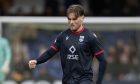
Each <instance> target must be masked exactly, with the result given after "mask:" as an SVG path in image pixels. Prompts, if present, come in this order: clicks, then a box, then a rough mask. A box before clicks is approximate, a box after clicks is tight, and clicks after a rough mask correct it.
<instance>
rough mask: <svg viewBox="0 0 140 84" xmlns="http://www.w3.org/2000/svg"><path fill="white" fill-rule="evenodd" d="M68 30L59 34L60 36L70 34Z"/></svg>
mask: <svg viewBox="0 0 140 84" xmlns="http://www.w3.org/2000/svg"><path fill="white" fill-rule="evenodd" d="M68 31H69V30H68V29H67V30H64V31H62V32H60V33H59V36H65V35H66V34H67V33H68Z"/></svg>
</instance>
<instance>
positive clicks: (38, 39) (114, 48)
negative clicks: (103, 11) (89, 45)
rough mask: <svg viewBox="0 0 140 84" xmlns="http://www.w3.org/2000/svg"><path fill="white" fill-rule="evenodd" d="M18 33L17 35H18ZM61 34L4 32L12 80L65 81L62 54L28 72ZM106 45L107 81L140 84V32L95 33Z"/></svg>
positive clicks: (24, 30) (28, 30)
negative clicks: (10, 59) (29, 64)
mask: <svg viewBox="0 0 140 84" xmlns="http://www.w3.org/2000/svg"><path fill="white" fill-rule="evenodd" d="M15 32H16V33H15ZM60 32H61V31H56V30H53V31H50V30H44V29H36V28H34V27H32V26H26V27H25V28H15V29H13V28H12V31H11V28H4V33H3V35H4V36H5V37H7V38H8V39H9V41H10V45H11V48H12V61H11V65H10V67H11V68H10V73H9V75H8V76H7V80H8V79H12V80H15V81H17V82H19V83H20V82H22V81H24V80H36V81H37V80H47V81H50V82H53V81H55V80H61V78H62V69H61V63H60V59H59V54H57V55H55V56H54V57H53V58H52V59H51V60H49V61H48V62H46V63H44V64H41V65H39V66H37V68H36V69H33V70H30V69H29V68H28V60H29V59H34V58H37V57H38V56H39V55H40V54H41V53H43V52H44V51H46V50H47V48H48V47H49V46H50V45H51V43H52V42H53V41H54V39H55V37H56V36H57V35H58V34H59V33H60ZM94 32H95V33H96V34H97V36H98V38H99V39H100V40H101V41H102V43H103V46H104V48H105V50H106V52H107V53H106V57H107V60H108V68H107V71H106V74H105V81H111V80H119V81H121V80H125V81H131V80H132V81H136V80H140V67H139V64H140V61H139V60H140V57H139V54H140V53H139V51H140V44H139V43H140V39H139V34H140V31H136V30H133V31H132V30H125V31H94ZM93 67H94V71H95V75H97V71H98V70H97V69H98V61H97V60H94V66H93Z"/></svg>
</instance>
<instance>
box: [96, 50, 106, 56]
mask: <svg viewBox="0 0 140 84" xmlns="http://www.w3.org/2000/svg"><path fill="white" fill-rule="evenodd" d="M102 53H104V50H101V51H99V52H97V53H95V56H98V55H100V54H102Z"/></svg>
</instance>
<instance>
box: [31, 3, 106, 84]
mask: <svg viewBox="0 0 140 84" xmlns="http://www.w3.org/2000/svg"><path fill="white" fill-rule="evenodd" d="M67 18H68V23H69V26H70V28H69V29H67V30H65V31H64V32H62V33H61V34H59V36H58V37H57V38H56V40H55V42H54V43H53V44H52V45H51V46H50V48H49V49H48V50H47V51H46V52H45V53H44V54H42V55H41V56H40V57H39V58H37V59H36V60H30V61H29V67H30V68H35V67H36V65H37V64H41V63H44V62H46V61H47V60H48V59H50V58H51V57H52V56H53V55H55V54H56V53H57V52H58V51H60V58H61V65H62V69H63V80H62V83H63V84H93V80H92V78H93V71H92V61H93V57H94V56H96V58H97V59H98V60H99V62H100V64H99V76H98V80H97V82H96V84H101V82H102V79H103V75H104V73H105V68H106V64H107V62H106V60H105V57H104V50H103V49H102V46H101V44H100V43H99V41H98V39H97V38H96V35H95V34H94V33H93V32H92V31H90V30H88V29H87V28H85V27H84V26H83V25H82V22H83V20H84V10H83V8H82V7H81V6H80V5H71V6H70V7H69V8H68V10H67Z"/></svg>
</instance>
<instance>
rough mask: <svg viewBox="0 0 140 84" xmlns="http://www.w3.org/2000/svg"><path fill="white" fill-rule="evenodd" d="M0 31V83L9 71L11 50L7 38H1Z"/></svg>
mask: <svg viewBox="0 0 140 84" xmlns="http://www.w3.org/2000/svg"><path fill="white" fill-rule="evenodd" d="M1 32H2V31H1V29H0V83H1V82H2V81H4V80H5V77H6V75H7V74H8V73H9V71H10V62H11V48H10V45H9V42H8V39H7V38H3V37H2V33H1Z"/></svg>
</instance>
